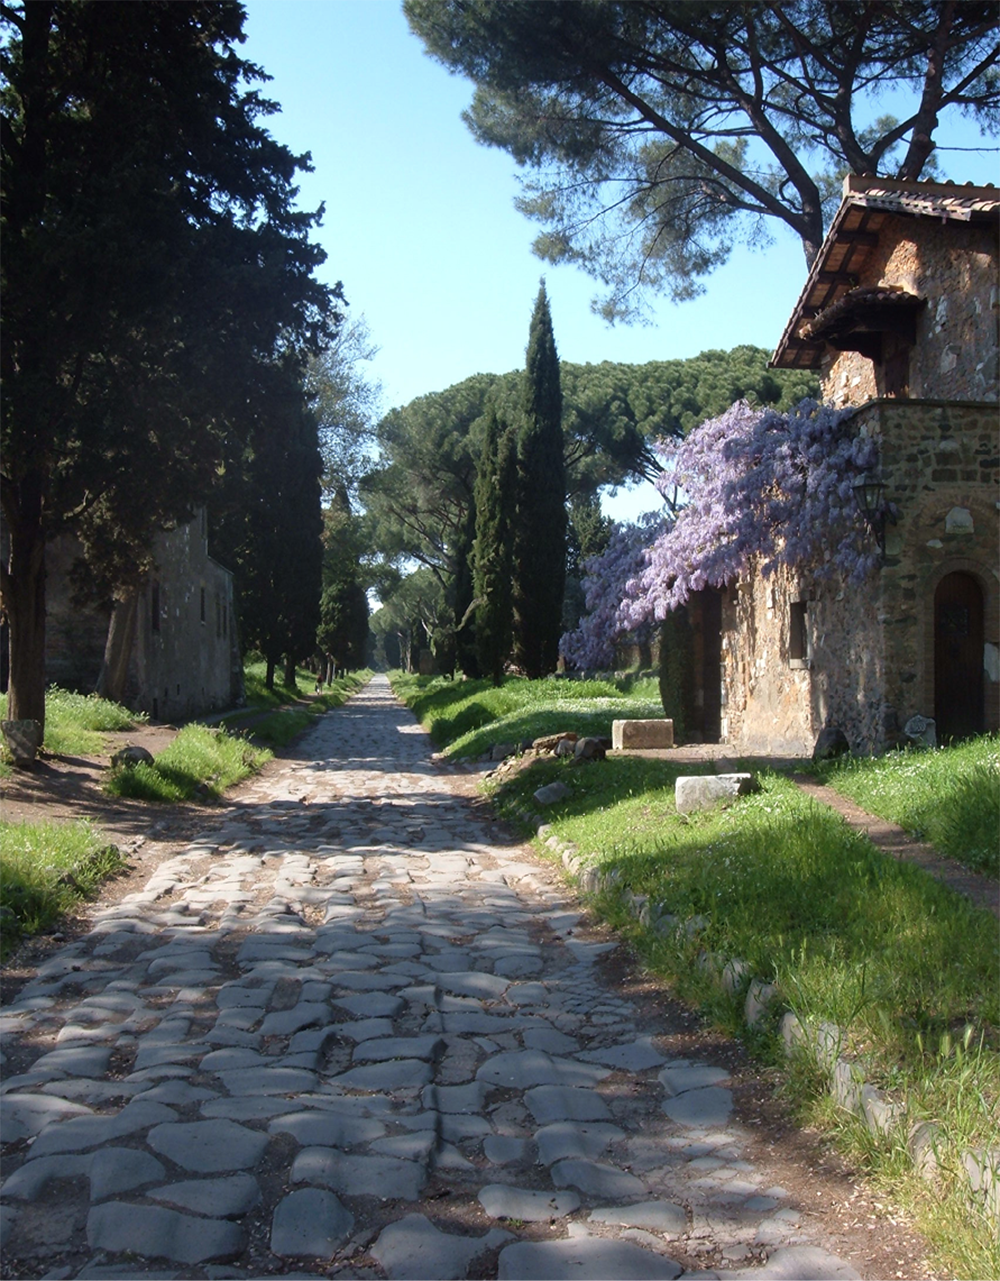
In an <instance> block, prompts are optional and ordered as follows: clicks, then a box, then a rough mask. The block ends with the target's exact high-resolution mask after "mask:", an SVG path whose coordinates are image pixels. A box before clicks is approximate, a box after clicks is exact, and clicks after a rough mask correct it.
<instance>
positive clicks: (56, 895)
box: [0, 821, 126, 956]
mask: <svg viewBox="0 0 1000 1281" xmlns="http://www.w3.org/2000/svg"><path fill="white" fill-rule="evenodd" d="M125 866H126V864H125V860H124V859H123V858H122V856H121V854H120V853H119V852H118V850H117V849H116V847H115V846H113V845H108V843H107V842H106V840H105V839H104V838H103V837H102V835H101V833H100V832H98V831H97V829H96V828H94V827H92V826H91V825H90V824H89V823H86V822H78V823H66V824H60V823H8V822H3V821H0V909H2V917H3V919H2V921H0V954H2V955H3V956H7V955H8V954H9V952H10V951H11V949H12V948H13V947H14V946H15V945H16V944H17V943H18V942H19V941H20V940H21V938H22V937H24V936H25V935H28V934H37V933H39V932H40V931H43V930H47V929H49V928H51V927H52V926H53V925H54V924H55V923H56V922H57V921H58V920H59V918H60V917H61V916H63V915H65V913H67V912H69V911H70V910H71V909H72V908H73V907H74V906H75V905H76V904H77V903H79V902H80V900H81V899H84V898H87V897H88V896H90V895H91V894H93V893H94V891H95V890H96V889H97V888H98V887H99V886H100V884H101V883H102V881H104V880H106V879H107V877H109V876H112V875H114V873H115V872H118V871H121V870H122V869H123V868H124V867H125Z"/></svg>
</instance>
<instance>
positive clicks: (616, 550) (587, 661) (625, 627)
mask: <svg viewBox="0 0 1000 1281" xmlns="http://www.w3.org/2000/svg"><path fill="white" fill-rule="evenodd" d="M663 527H664V521H663V517H662V516H660V515H658V514H656V513H653V512H650V513H648V514H647V515H646V516H643V517H640V520H639V522H638V523H637V524H631V523H627V522H625V523H620V524H616V525H615V527H614V529H613V531H612V534H611V539H610V541H609V543H608V545H607V547H606V548H605V550H604V551H603V552H601V554H600V555H599V556H591V557H590V559H589V560H587V561H586V562H585V564H584V576H583V591H584V599H585V601H586V606H587V613H586V614H585V615H584V616H583V618H582V619H581V620H580V625H579V627H578V628H577V629H576V630H575V631H572V632H567V633H566V634H565V635H564V636H563V638H562V640H561V641H560V642H559V651H560V653H561V654H562V655H563V657H564V658H565V659H566V661H567V662H568V663H569V664H570V665H571V666H573V667H577V668H581V669H583V668H597V669H598V670H605V669H607V668H610V667H612V666H614V661H615V644H616V642H618V641H620V640H621V639H623V637H625V636H627V635H628V634H629V633H634V635H635V639H636V640H637V641H639V642H640V643H642V642H644V641H647V640H648V639H649V634H650V632H651V631H652V623H651V622H650V621H647V622H640V623H639V624H638V625H637V626H635V627H633V626H632V625H631V624H630V623H628V622H627V621H626V619H625V615H624V609H625V606H626V604H627V602H626V601H625V585H626V583H628V582H629V580H630V579H634V578H635V577H636V575H638V574H640V573H641V572H642V571H643V569H644V568H645V567H646V563H647V562H646V553H647V551H648V548H649V546H650V544H651V543H652V542H653V540H654V539H655V538H656V537H657V535H658V534H660V533H661V532H662V530H663Z"/></svg>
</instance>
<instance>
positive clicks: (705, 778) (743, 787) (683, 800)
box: [674, 774, 759, 814]
mask: <svg viewBox="0 0 1000 1281" xmlns="http://www.w3.org/2000/svg"><path fill="white" fill-rule="evenodd" d="M758 786H759V784H758V783H757V780H756V778H755V777H754V776H753V774H682V775H681V776H680V777H679V778H678V779H677V782H676V784H675V785H674V799H675V800H676V803H677V810H678V812H679V813H681V814H691V813H693V812H694V811H695V810H707V809H713V808H714V807H715V806H716V805H729V804H731V803H732V802H733V801H734V800H736V798H737V797H738V796H747V795H749V794H750V793H751V792H756V791H757V790H758Z"/></svg>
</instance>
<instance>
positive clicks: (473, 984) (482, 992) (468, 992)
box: [437, 970, 510, 1001]
mask: <svg viewBox="0 0 1000 1281" xmlns="http://www.w3.org/2000/svg"><path fill="white" fill-rule="evenodd" d="M437 983H438V986H439V987H440V988H442V989H443V990H444V991H445V992H452V993H454V994H455V995H457V996H474V997H478V998H479V999H480V1000H484V1001H497V1000H499V999H500V997H501V996H503V994H504V993H505V992H506V991H507V989H508V987H509V986H510V982H509V980H507V979H505V978H501V977H500V976H499V975H496V974H487V973H486V972H485V971H483V970H468V971H466V972H465V973H464V974H461V973H460V974H442V975H440V976H439V977H438V980H437Z"/></svg>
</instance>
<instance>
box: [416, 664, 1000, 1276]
mask: <svg viewBox="0 0 1000 1281" xmlns="http://www.w3.org/2000/svg"><path fill="white" fill-rule="evenodd" d="M397 679H398V678H397ZM401 684H402V686H403V688H402V689H401V690H400V692H401V693H404V691H405V693H404V696H405V697H406V698H407V701H408V702H410V704H411V706H412V707H413V708H414V710H415V711H417V714H418V715H419V716H420V718H421V720H422V721H423V723H424V725H425V726H426V727H427V728H428V729H430V730H431V732H432V734H433V735H434V737H435V740H436V742H437V743H438V744H439V746H441V747H444V748H447V749H448V750H450V751H451V752H453V753H454V754H456V755H458V754H461V755H470V754H475V753H479V752H481V751H483V750H485V747H486V746H488V744H489V743H490V742H493V741H497V740H500V739H516V738H518V737H520V736H521V735H520V733H518V732H511V730H510V729H508V728H507V727H510V726H516V727H518V728H519V727H520V726H522V725H528V724H530V725H531V727H532V730H533V729H534V727H535V726H539V727H541V728H539V729H538V731H537V732H546V731H548V730H553V729H563V728H574V729H579V714H578V713H576V712H574V715H573V717H572V723H569V722H570V718H569V717H567V716H566V715H565V713H566V711H567V709H568V707H569V705H570V704H567V703H564V702H563V701H562V696H563V695H564V694H570V695H572V694H573V693H574V692H575V693H579V692H580V686H574V685H572V684H570V683H569V682H567V683H565V684H563V683H562V682H552V681H548V682H535V683H534V689H533V690H531V691H524V692H523V693H522V692H521V691H519V690H517V689H516V684H519V683H515V682H510V683H509V684H510V685H514V686H515V689H513V690H511V689H509V688H508V686H504V687H503V689H502V690H501V691H499V692H498V693H499V697H494V696H491V693H490V691H489V688H488V687H486V688H484V687H482V686H479V684H478V683H477V682H456V683H454V684H452V683H450V682H440V681H439V682H436V683H435V682H433V681H428V680H425V681H423V682H420V681H419V680H414V679H413V678H407V679H406V680H405V681H403V682H401ZM524 684H528V682H524ZM595 694H596V696H597V700H598V701H601V700H604V699H610V698H612V696H613V695H612V693H611V692H609V691H607V690H595ZM619 697H620V695H619ZM633 706H634V705H633ZM604 713H605V708H604V707H603V706H600V707H598V708H597V709H595V711H594V714H595V715H603V714H604ZM615 714H616V715H619V716H620V715H633V716H635V715H642V714H643V713H642V712H638V711H633V710H631V709H630V710H629V711H624V710H623V711H616V713H615ZM645 714H646V715H656V714H658V713H657V712H656V711H650V712H646V713H645ZM585 715H586V712H584V713H583V716H585ZM470 716H471V717H476V716H478V718H479V724H478V726H474V725H472V724H469V723H466V721H465V719H464V718H468V717H470ZM524 736H525V737H528V736H530V731H529V733H528V734H525V735H524ZM966 750H967V752H968V753H970V754H971V759H969V760H968V761H967V764H968V776H969V777H970V779H971V782H970V783H969V784H967V785H966V784H963V785H961V786H957V785H955V782H954V776H955V774H956V773H960V774H961V775H962V776H963V777H964V776H965V773H966V764H964V763H962V764H961V765H960V762H964V761H966V758H963V757H962V756H961V752H962V749H947V751H946V752H935V753H923V754H920V755H919V756H916V755H914V754H911V755H910V756H908V757H903V758H901V759H902V761H903V762H907V763H908V764H909V765H910V766H912V767H914V769H916V770H919V769H920V768H925V769H926V768H928V767H929V766H933V767H935V768H936V767H937V766H938V765H939V764H942V765H943V767H944V768H943V769H942V771H941V773H939V774H937V775H936V776H935V777H934V779H928V781H927V783H926V792H925V795H930V794H932V793H935V791H936V794H937V797H938V800H939V802H940V803H941V805H940V808H941V809H942V810H943V811H944V812H945V813H946V814H947V813H948V812H949V806H951V807H952V811H951V812H953V813H954V814H955V815H957V817H955V818H953V819H952V821H953V822H955V823H956V824H957V826H958V829H959V831H960V832H961V837H960V843H961V844H962V845H963V846H966V847H967V846H968V844H969V841H970V837H969V833H970V831H972V830H974V823H973V821H972V820H970V818H969V811H970V809H971V808H972V806H970V804H969V801H968V796H967V792H966V790H965V788H966V787H970V788H971V789H972V790H973V791H975V792H976V793H977V795H978V793H979V792H981V791H982V783H983V779H982V777H981V775H980V771H982V770H987V771H989V770H992V769H993V768H994V767H993V765H992V764H991V763H990V760H989V759H983V755H982V753H983V746H982V744H981V745H980V746H979V747H978V748H976V747H973V746H970V747H968V748H967V749H966ZM987 750H988V751H989V750H992V752H993V754H994V755H995V750H996V741H995V740H990V741H988V744H987ZM865 764H866V765H871V764H872V763H870V762H866V763H865ZM849 768H850V767H848V770H849ZM853 768H854V769H855V770H856V771H857V773H858V774H859V775H860V774H861V773H863V769H862V767H861V765H860V764H859V765H854V766H853ZM848 770H845V772H848ZM679 772H680V767H678V766H675V765H672V764H671V763H670V762H669V760H667V759H663V760H644V759H642V758H638V757H631V758H628V757H616V758H611V759H609V760H606V761H604V762H600V763H592V764H586V765H581V764H578V763H576V762H574V761H571V760H556V759H554V758H552V759H543V760H541V761H539V762H537V763H535V764H534V765H533V766H532V768H531V769H529V770H524V771H521V772H520V773H516V774H513V775H511V776H508V777H507V778H505V779H504V780H503V781H502V782H500V783H497V782H492V783H490V784H488V785H487V788H488V790H489V791H490V794H491V796H492V798H493V803H494V806H495V808H496V809H497V810H498V812H499V813H500V814H501V815H503V816H504V817H506V818H507V819H508V820H509V821H510V822H511V823H512V824H513V825H515V826H516V827H519V828H520V829H521V830H522V831H524V832H529V831H531V830H532V826H531V824H530V823H529V822H528V821H527V820H526V818H525V816H526V814H529V813H532V812H537V811H538V809H539V807H538V806H537V804H536V803H535V802H534V800H533V793H534V792H535V790H536V789H537V788H538V787H539V786H541V785H542V784H544V783H547V782H550V781H553V780H554V779H560V780H561V781H563V782H564V783H565V784H566V785H567V786H568V788H569V789H570V794H569V795H568V796H567V797H566V798H564V799H563V800H562V801H560V802H558V803H557V804H555V805H551V806H546V807H545V809H544V817H545V821H546V823H548V824H549V825H550V827H551V830H552V832H553V834H554V835H555V836H557V837H558V838H560V839H561V840H563V841H570V842H572V843H573V844H574V845H575V846H576V847H577V850H578V853H579V854H580V856H581V857H582V858H583V860H584V861H585V862H588V863H591V864H595V865H598V866H602V867H605V868H611V867H614V868H615V869H616V872H617V876H618V879H617V882H616V883H615V885H614V888H613V889H611V890H609V891H608V892H606V893H603V894H601V895H598V896H596V898H595V899H594V900H593V906H594V908H595V910H596V911H598V912H599V913H600V914H601V915H603V916H604V917H605V919H607V920H608V921H609V922H610V923H611V924H613V925H614V926H615V927H616V928H617V929H618V930H619V931H620V932H621V933H622V934H623V935H625V936H626V937H628V938H630V939H631V940H632V941H633V943H634V944H635V946H636V948H637V949H638V950H639V952H640V954H641V955H642V956H643V958H644V960H645V961H646V963H647V964H648V965H649V966H650V968H651V969H652V970H653V971H654V972H656V973H658V974H660V975H661V976H663V977H664V978H665V979H667V980H668V981H669V982H670V983H671V985H672V987H673V988H674V990H675V991H677V992H678V994H679V995H680V996H682V997H683V998H684V999H687V1000H688V1001H690V1002H691V1003H692V1004H696V1005H700V1006H701V1007H702V1008H703V1009H704V1010H705V1011H706V1012H707V1013H708V1014H709V1015H710V1016H711V1017H712V1018H713V1019H714V1020H715V1021H716V1022H717V1023H718V1024H719V1025H721V1026H723V1027H725V1028H726V1029H727V1030H728V1031H730V1032H731V1033H735V1034H737V1035H740V1036H742V1037H743V1038H744V1039H745V1041H746V1043H747V1044H748V1046H749V1048H750V1049H751V1050H752V1052H753V1053H755V1054H756V1055H757V1056H758V1057H759V1058H761V1059H762V1060H763V1061H765V1062H768V1063H771V1064H777V1065H781V1066H782V1068H783V1073H782V1075H783V1078H784V1079H785V1081H786V1082H787V1083H788V1085H787V1088H788V1089H789V1090H790V1091H791V1092H792V1094H793V1097H794V1099H795V1101H796V1105H797V1106H798V1107H799V1108H800V1114H801V1115H803V1116H808V1118H809V1119H811V1120H818V1121H819V1122H821V1123H822V1124H824V1125H826V1126H828V1127H830V1128H831V1129H832V1130H834V1131H835V1132H836V1134H837V1136H838V1141H839V1142H840V1143H841V1144H842V1145H843V1146H846V1147H848V1148H849V1149H851V1150H852V1151H854V1153H855V1155H856V1156H857V1157H858V1159H859V1160H861V1161H863V1162H864V1163H865V1164H866V1166H867V1168H868V1170H869V1171H870V1173H871V1175H872V1177H873V1178H874V1179H875V1180H876V1182H878V1183H880V1184H883V1185H884V1186H886V1187H887V1188H888V1189H890V1190H891V1192H892V1195H893V1196H894V1197H896V1198H897V1199H898V1200H900V1201H904V1202H906V1203H907V1204H910V1205H912V1206H913V1207H914V1209H915V1211H916V1212H918V1213H919V1215H920V1221H921V1223H922V1225H923V1226H924V1227H925V1229H926V1231H927V1232H928V1235H929V1236H930V1237H931V1238H932V1239H933V1240H934V1242H935V1245H936V1248H937V1249H938V1252H939V1256H938V1257H939V1260H940V1267H941V1268H942V1269H943V1270H944V1271H945V1272H947V1273H948V1274H949V1275H955V1276H965V1277H980V1276H983V1277H985V1276H997V1275H1000V1237H998V1231H997V1223H996V1221H995V1220H994V1219H991V1218H990V1216H989V1215H988V1214H987V1213H986V1212H985V1211H984V1209H983V1207H982V1205H981V1203H979V1202H971V1201H970V1200H969V1197H968V1193H967V1190H966V1185H965V1183H964V1181H963V1179H962V1178H961V1176H960V1174H959V1172H958V1162H959V1151H960V1149H961V1148H962V1147H963V1146H976V1147H986V1148H989V1147H993V1146H998V1145H1000V1122H998V1117H1000V939H998V931H997V923H996V920H995V918H994V917H993V916H992V915H991V914H989V913H987V912H984V911H980V910H978V909H976V908H974V907H973V906H972V905H971V904H970V903H969V902H968V901H967V900H966V899H964V898H962V897H961V896H959V895H957V894H955V893H954V892H953V891H951V890H949V889H948V888H947V887H945V886H943V885H942V884H940V883H939V882H937V881H935V880H934V879H933V878H932V877H930V876H929V875H927V874H926V873H925V872H923V871H922V870H921V869H919V868H917V867H915V866H913V865H911V864H907V863H903V862H899V861H897V860H895V859H892V858H889V857H887V856H885V855H883V854H881V853H880V852H879V851H878V850H877V849H876V848H875V847H874V846H873V845H872V844H871V842H870V841H868V840H867V838H866V837H864V836H863V835H860V834H858V833H855V832H853V831H852V830H851V829H850V828H848V827H847V826H846V825H845V824H844V823H843V821H842V820H841V819H840V817H839V816H838V815H837V814H835V813H833V812H832V811H831V810H829V809H828V808H827V807H825V806H822V805H820V804H818V803H816V802H814V801H812V800H810V799H809V798H808V797H806V796H805V795H804V794H803V793H802V792H801V791H800V790H799V789H798V788H796V787H795V785H794V784H793V783H792V782H791V781H790V780H788V779H786V778H785V777H783V776H781V775H779V774H767V773H765V774H763V775H761V791H760V792H759V793H757V794H756V795H754V796H750V797H746V798H743V799H742V800H741V801H740V802H739V803H738V804H736V805H733V806H732V807H731V808H729V809H724V810H716V811H712V812H706V813H700V814H694V815H691V816H687V817H685V816H683V815H680V814H678V812H677V809H676V805H675V803H674V783H675V780H676V776H677V774H678V773H679ZM686 772H690V768H689V767H686ZM990 777H991V778H992V775H991V776H990ZM993 791H994V794H995V791H996V788H995V784H993ZM954 797H957V798H958V799H953V798H954ZM963 798H964V799H963ZM858 803H859V804H863V805H864V807H865V808H866V809H874V810H875V812H879V811H878V810H877V809H876V808H875V806H874V805H873V804H870V803H869V802H868V800H867V798H865V799H861V798H858ZM895 821H897V822H898V821H900V819H899V818H896V820H895ZM925 821H926V820H925ZM937 830H939V829H935V831H937ZM928 836H930V833H928ZM932 839H933V838H932ZM938 839H939V840H941V841H942V844H943V843H944V838H943V837H939V838H938ZM950 848H954V846H953V845H952V846H951V847H950ZM540 849H541V852H543V853H544V854H546V855H548V856H550V857H552V855H551V852H550V851H548V850H547V849H545V847H544V846H542V847H540ZM626 891H628V892H631V893H633V894H640V895H647V896H649V898H650V899H651V900H654V901H657V902H661V903H663V904H665V906H666V910H667V911H668V912H670V913H671V914H673V915H675V916H676V917H677V919H678V922H680V923H683V922H684V921H687V920H690V919H691V918H692V917H695V916H701V917H704V918H705V920H706V925H705V927H704V929H703V930H702V931H701V932H700V933H698V934H696V935H694V936H693V937H689V936H688V934H687V933H686V932H685V931H684V930H682V929H678V930H675V931H673V932H669V933H667V934H656V933H655V932H653V931H651V930H648V929H644V928H643V927H641V926H640V925H639V924H638V922H637V921H636V920H635V918H634V916H633V915H632V913H631V911H630V910H629V909H628V904H627V900H626V897H625V892H626ZM706 951H707V952H709V953H714V954H716V955H718V956H721V957H724V958H732V957H739V958H741V959H742V960H744V961H746V962H748V963H749V967H750V973H751V974H752V975H753V976H755V977H759V978H762V979H766V980H770V981H771V982H774V983H775V984H776V985H777V987H778V990H779V994H780V1001H779V1003H778V1004H777V1005H776V1006H775V1007H774V1009H773V1010H772V1013H771V1015H770V1018H769V1019H768V1020H767V1021H766V1022H765V1024H764V1025H763V1026H762V1027H761V1028H759V1029H755V1030H754V1031H753V1032H749V1031H748V1030H747V1029H746V1028H745V1026H744V1024H743V1021H742V1005H743V995H744V993H743V990H742V989H741V990H739V991H738V992H737V993H736V994H734V995H729V994H727V993H726V992H724V991H723V990H722V989H721V987H720V985H719V984H718V983H717V982H716V981H715V980H714V979H713V977H712V976H711V974H710V973H709V972H707V971H706V969H705V967H702V966H699V965H698V964H697V962H698V960H699V957H700V954H701V953H703V952H706ZM786 1009H791V1010H793V1011H794V1012H795V1013H796V1014H798V1015H799V1017H801V1018H804V1019H828V1020H830V1021H832V1022H835V1023H837V1024H838V1025H839V1026H841V1027H842V1028H844V1029H845V1031H846V1041H845V1045H844V1047H843V1052H844V1053H846V1054H847V1055H849V1056H853V1057H855V1058H856V1059H858V1060H859V1061H861V1062H862V1063H863V1064H864V1076H865V1079H866V1080H868V1081H869V1082H871V1083H872V1084H875V1085H878V1086H880V1087H882V1088H883V1089H885V1090H887V1091H888V1092H889V1094H890V1096H891V1097H892V1098H893V1099H897V1100H901V1101H904V1102H905V1103H906V1106H907V1112H908V1116H909V1117H910V1118H913V1119H918V1118H919V1119H922V1118H929V1119H934V1120H937V1121H938V1122H939V1123H940V1124H941V1126H942V1130H943V1132H944V1133H945V1134H946V1135H947V1136H948V1140H947V1142H946V1144H945V1146H944V1147H943V1149H942V1158H943V1161H944V1166H945V1169H944V1174H943V1177H942V1179H941V1181H940V1183H939V1184H938V1185H937V1186H936V1187H934V1188H932V1187H930V1186H929V1185H927V1184H924V1183H923V1182H922V1181H919V1180H918V1179H917V1178H916V1176H915V1175H914V1174H913V1172H912V1165H911V1163H910V1162H909V1160H908V1158H906V1157H905V1152H904V1148H903V1139H904V1138H905V1136H903V1135H900V1134H896V1135H893V1136H891V1137H890V1138H887V1139H884V1140H879V1141H875V1140H873V1139H872V1138H871V1137H870V1135H868V1132H867V1131H866V1130H862V1129H861V1127H859V1125H858V1124H857V1122H856V1121H854V1120H852V1119H851V1118H849V1117H847V1116H846V1115H845V1114H842V1113H838V1112H837V1110H836V1108H835V1107H834V1106H833V1104H832V1103H831V1102H830V1098H829V1094H828V1091H827V1089H826V1086H825V1083H824V1082H823V1081H822V1080H821V1079H820V1078H819V1077H818V1074H817V1072H816V1071H815V1069H813V1070H812V1071H811V1072H809V1071H806V1070H804V1069H803V1068H802V1067H800V1066H795V1065H793V1066H792V1067H789V1066H788V1065H787V1064H786V1062H785V1059H784V1053H783V1050H782V1047H781V1043H780V1038H779V1036H778V1032H777V1023H778V1019H779V1017H780V1014H781V1013H782V1012H783V1011H784V1010H786ZM942 1225H946V1226H944V1227H943V1226H942Z"/></svg>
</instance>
